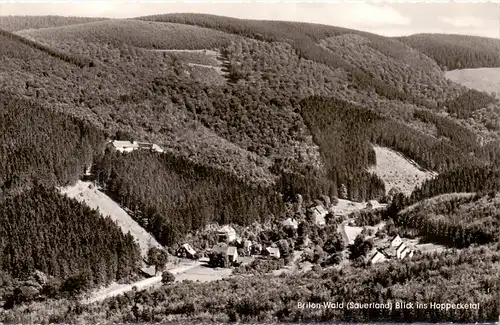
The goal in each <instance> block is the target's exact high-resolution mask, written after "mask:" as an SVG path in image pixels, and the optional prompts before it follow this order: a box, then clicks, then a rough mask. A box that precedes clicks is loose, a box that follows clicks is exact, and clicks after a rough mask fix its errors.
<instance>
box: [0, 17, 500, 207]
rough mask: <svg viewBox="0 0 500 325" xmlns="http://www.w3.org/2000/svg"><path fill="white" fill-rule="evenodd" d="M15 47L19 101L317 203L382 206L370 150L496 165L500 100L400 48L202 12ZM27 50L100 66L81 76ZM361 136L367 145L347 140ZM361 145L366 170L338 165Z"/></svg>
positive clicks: (379, 39)
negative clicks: (342, 193) (341, 192)
mask: <svg viewBox="0 0 500 325" xmlns="http://www.w3.org/2000/svg"><path fill="white" fill-rule="evenodd" d="M18 35H19V36H21V38H22V39H17V40H16V39H12V40H11V41H10V43H9V47H8V48H11V50H9V51H7V52H6V54H5V55H4V56H2V57H1V59H2V60H3V62H4V63H5V64H4V65H3V67H2V69H3V72H4V73H6V74H8V75H10V76H11V78H9V79H4V80H0V82H2V85H3V86H4V87H5V88H6V89H9V91H10V92H11V93H13V94H17V95H18V96H21V97H23V98H24V99H26V98H31V99H33V100H35V101H36V102H37V103H38V104H39V105H43V107H51V108H53V109H54V110H55V111H57V112H59V113H62V114H63V115H64V114H66V115H67V114H69V115H71V116H72V117H74V118H76V119H78V120H84V121H88V123H90V125H93V126H94V127H95V128H96V129H97V130H101V131H102V132H103V134H105V135H107V136H110V137H115V136H116V135H117V134H118V133H119V134H121V137H122V138H125V139H140V140H145V141H152V142H155V143H158V144H159V145H161V146H162V147H164V148H165V150H167V151H168V152H170V153H171V154H174V155H175V156H179V157H182V158H183V159H188V160H189V161H191V162H193V163H194V164H195V165H196V166H207V167H210V168H215V169H218V170H223V171H224V172H229V173H231V174H233V175H235V176H236V177H237V178H239V179H241V180H244V181H245V182H246V183H247V184H253V183H257V184H260V185H262V186H265V187H268V186H273V184H278V183H279V184H278V188H280V189H281V190H286V191H288V192H294V191H295V192H304V191H305V192H307V193H303V194H311V196H315V195H316V194H318V193H320V192H323V193H326V192H328V193H329V194H332V195H335V194H336V191H337V188H339V187H340V186H342V185H346V186H347V188H348V193H347V195H348V198H351V199H355V200H364V199H367V198H376V197H377V196H378V195H379V194H380V193H382V192H383V186H382V184H380V180H377V179H376V177H372V176H368V175H367V174H366V172H365V170H366V169H367V168H368V167H369V166H370V165H372V164H373V163H374V162H375V161H374V157H373V150H372V149H370V145H371V144H372V143H374V144H379V145H383V146H387V147H390V148H392V149H394V150H397V151H399V152H401V153H403V154H404V155H406V156H407V157H408V158H411V159H413V160H415V161H417V162H419V163H420V164H422V165H423V166H424V167H426V168H428V169H431V170H434V171H437V172H440V173H441V172H446V171H449V170H453V169H455V168H458V167H464V166H466V167H471V166H483V165H486V166H488V165H490V164H494V163H495V162H497V161H498V157H499V149H498V148H499V146H498V145H497V142H498V141H499V139H498V132H497V131H498V130H499V129H500V123H499V121H500V114H499V112H500V106H499V104H498V102H497V101H496V100H495V99H493V98H491V97H489V96H488V95H486V94H484V93H481V92H477V91H471V90H467V89H465V88H463V87H461V86H459V85H456V84H453V83H452V82H450V81H448V80H446V79H445V78H444V77H443V74H442V71H441V69H440V67H439V65H438V64H437V63H436V62H435V61H433V60H432V59H430V58H429V57H428V56H426V55H424V54H422V53H421V52H419V51H417V50H415V49H414V48H412V47H410V46H408V45H406V44H404V43H402V42H400V41H398V40H396V39H391V38H387V37H383V36H379V35H375V34H371V33H366V32H359V31H355V30H350V29H345V28H338V27H333V26H326V25H317V24H305V23H293V22H275V21H256V20H255V21H253V20H239V19H234V18H227V17H220V16H212V15H198V14H172V15H158V16H150V17H142V18H138V19H127V20H104V21H91V22H87V23H81V24H76V25H75V24H73V25H68V26H60V27H51V28H42V29H38V30H35V29H32V30H24V31H21V32H19V33H18ZM24 39H29V40H31V41H32V42H35V43H36V44H40V46H43V48H49V49H52V50H53V51H60V52H61V53H64V54H65V55H67V56H68V57H69V58H81V57H83V58H85V57H91V58H92V63H93V64H92V66H90V65H88V66H78V65H77V66H75V65H74V64H72V63H73V62H72V61H71V60H60V59H59V58H58V57H55V56H50V55H49V56H48V55H47V52H46V51H43V50H41V49H40V48H37V47H34V46H30V48H27V47H26V46H27V45H28V44H27V43H26V41H24ZM21 49H22V50H21ZM58 53H59V52H58ZM12 56H15V57H16V58H17V59H16V60H8V57H12ZM41 85H43V86H41ZM331 112H341V113H342V114H331ZM337 116H339V118H337ZM369 117H373V118H374V119H373V120H367V118H369ZM365 124H367V125H369V126H370V129H369V131H368V132H365V133H363V132H359V133H358V131H357V130H358V128H359V126H360V125H365ZM334 131H335V132H334ZM117 132H118V133H117ZM352 132H355V133H357V134H358V135H357V136H358V140H356V141H359V143H355V144H353V143H351V142H352V141H351V140H347V139H348V135H349V134H351V133H352ZM123 134H125V135H126V136H125V137H123ZM350 141H351V142H350ZM353 145H355V148H357V149H356V150H355V151H356V152H357V153H359V154H361V155H362V159H358V158H360V157H356V155H351V156H348V155H347V156H346V155H344V157H345V158H342V159H340V158H339V156H336V155H337V154H333V153H335V152H336V153H340V152H345V151H346V150H348V149H349V148H351V147H352V146H353ZM82 164H83V163H80V165H82ZM333 166H335V168H333ZM150 177H152V176H150ZM305 179H307V181H306V182H305V183H307V185H306V184H305V183H304V180H305ZM145 183H147V182H145ZM312 184H315V185H312ZM292 194H293V193H292ZM307 196H309V195H307ZM290 197H293V195H290ZM158 199H159V198H158Z"/></svg>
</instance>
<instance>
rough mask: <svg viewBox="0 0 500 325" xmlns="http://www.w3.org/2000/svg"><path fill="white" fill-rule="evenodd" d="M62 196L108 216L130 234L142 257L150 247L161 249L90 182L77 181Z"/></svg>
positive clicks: (116, 204)
mask: <svg viewBox="0 0 500 325" xmlns="http://www.w3.org/2000/svg"><path fill="white" fill-rule="evenodd" d="M60 191H61V193H62V194H65V195H67V196H68V197H70V198H74V199H76V200H77V201H79V202H82V203H85V204H86V205H88V206H89V207H91V208H93V209H98V210H99V212H100V213H101V214H102V215H103V216H110V217H111V219H112V220H114V221H115V222H116V223H117V224H118V226H119V227H120V228H121V229H122V231H123V232H124V233H127V232H129V231H130V234H131V235H132V236H133V237H134V238H135V239H136V241H137V243H138V244H139V247H140V250H141V254H142V256H143V257H145V256H146V255H147V251H148V249H149V247H150V246H152V247H162V246H161V245H160V244H159V243H158V242H157V241H156V239H155V238H154V237H153V236H152V235H151V234H149V233H148V232H147V231H146V230H145V229H144V228H142V227H141V226H140V225H139V224H138V223H137V222H136V221H135V220H134V219H132V217H131V216H130V215H129V214H128V213H127V212H125V210H123V209H122V208H121V207H120V206H119V205H118V203H116V202H114V201H113V200H112V199H111V198H110V197H109V196H107V195H106V194H104V193H103V192H101V191H99V189H97V188H96V187H95V186H93V184H92V183H91V182H82V181H78V182H77V183H76V184H75V185H73V186H68V187H65V188H61V189H60Z"/></svg>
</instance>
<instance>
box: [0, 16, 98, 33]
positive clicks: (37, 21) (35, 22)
mask: <svg viewBox="0 0 500 325" xmlns="http://www.w3.org/2000/svg"><path fill="white" fill-rule="evenodd" d="M105 19H107V18H97V17H62V16H0V29H3V30H7V31H10V32H15V31H20V30H24V29H38V28H48V27H58V26H67V25H76V24H83V23H88V22H92V21H99V20H105Z"/></svg>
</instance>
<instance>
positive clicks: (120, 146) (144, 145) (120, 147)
mask: <svg viewBox="0 0 500 325" xmlns="http://www.w3.org/2000/svg"><path fill="white" fill-rule="evenodd" d="M108 146H109V147H111V148H113V149H115V150H116V151H119V152H132V151H134V150H139V149H140V150H150V151H155V152H160V153H161V152H163V149H162V148H160V146H158V145H157V144H154V143H148V142H137V141H132V142H131V141H109V142H108Z"/></svg>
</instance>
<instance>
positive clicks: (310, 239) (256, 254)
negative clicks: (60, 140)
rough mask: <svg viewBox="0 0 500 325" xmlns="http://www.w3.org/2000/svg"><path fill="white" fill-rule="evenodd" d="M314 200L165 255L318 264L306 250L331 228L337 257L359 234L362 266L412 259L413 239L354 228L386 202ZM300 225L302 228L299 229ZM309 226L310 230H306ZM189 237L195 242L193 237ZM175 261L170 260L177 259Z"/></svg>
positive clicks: (125, 145) (123, 144) (133, 146)
mask: <svg viewBox="0 0 500 325" xmlns="http://www.w3.org/2000/svg"><path fill="white" fill-rule="evenodd" d="M107 147H109V148H112V149H114V150H116V151H119V152H122V153H130V152H132V151H135V150H149V151H153V152H159V153H162V152H163V149H162V148H161V147H160V146H158V145H157V144H153V143H146V142H137V141H117V140H109V141H108V143H107ZM316 203H317V204H315V205H313V206H309V207H307V208H306V209H304V208H303V207H302V198H301V197H300V195H299V198H298V204H297V206H296V207H295V208H294V210H295V214H294V215H292V216H289V217H287V218H285V219H284V220H281V221H279V222H277V223H275V224H272V225H267V229H263V228H262V227H260V228H261V229H259V230H260V231H259V230H257V233H255V232H254V233H252V234H251V236H248V228H249V227H246V229H242V232H243V233H244V235H243V236H242V235H241V234H238V233H237V231H236V230H235V228H234V227H233V226H232V225H222V226H220V227H219V228H216V229H214V228H212V229H210V231H211V232H212V233H214V234H216V235H215V238H216V241H214V240H212V242H213V243H212V246H211V247H207V244H206V243H205V244H204V247H197V245H196V244H195V243H194V242H185V243H183V244H182V245H180V246H179V247H178V248H176V249H175V250H172V249H170V250H169V253H170V254H171V255H172V256H175V257H176V258H178V259H180V260H184V261H187V260H191V261H199V262H201V263H205V264H206V266H208V267H211V268H214V269H217V268H237V267H240V266H242V265H243V266H244V265H252V263H253V264H257V263H256V262H255V260H256V259H257V260H280V259H281V260H284V259H285V257H288V256H289V255H290V254H291V252H293V254H291V255H294V256H295V257H294V262H296V263H300V262H307V261H308V260H311V261H315V262H318V258H313V259H311V258H308V256H310V255H311V252H310V251H312V255H314V254H320V255H321V252H319V253H318V251H320V249H319V248H321V249H322V248H323V247H322V246H324V245H322V244H324V242H325V241H328V240H330V238H328V237H329V236H331V235H332V229H334V231H335V232H337V233H338V234H340V237H341V238H342V241H343V243H342V245H340V247H341V248H342V254H341V256H342V258H343V259H345V260H349V258H350V256H349V255H350V254H349V248H350V247H352V246H353V245H355V243H356V238H357V237H360V238H359V239H358V241H361V237H362V240H364V241H366V240H371V242H372V244H371V245H370V248H369V251H368V252H365V255H364V256H363V257H364V259H363V262H364V263H365V264H375V263H381V262H384V261H388V260H393V259H405V258H412V257H413V256H414V254H415V253H420V251H419V249H418V240H415V239H408V240H404V239H403V238H401V237H400V236H399V234H392V236H389V235H388V234H387V229H385V228H387V227H386V225H385V223H383V222H382V223H380V224H379V225H377V226H376V227H358V226H356V217H355V212H357V211H363V210H365V211H366V210H372V209H381V208H384V207H385V206H386V205H385V204H380V203H379V202H377V201H374V200H372V201H368V202H363V203H360V202H351V201H349V200H345V199H338V198H328V197H326V198H323V200H322V201H318V200H317V202H316ZM332 226H333V228H332ZM299 228H300V229H299ZM306 228H307V230H306V231H304V229H306ZM311 228H312V229H313V230H314V231H312V232H311ZM326 229H328V230H326ZM318 230H319V232H320V233H323V234H322V235H319V237H321V238H315V237H318ZM305 232H306V233H305ZM307 232H308V233H307ZM325 233H326V235H325ZM263 234H267V235H268V236H267V237H274V241H273V240H272V239H267V238H264V240H262V239H263V238H262V237H266V236H265V235H263ZM269 234H271V236H269ZM248 237H252V238H248ZM193 239H194V240H193V241H196V239H195V238H193ZM285 242H286V244H285ZM422 246H424V245H422ZM422 251H425V249H423V250H422ZM330 252H331V250H330ZM322 253H323V255H328V253H329V252H325V251H324V250H323V252H322ZM336 253H337V254H338V253H340V252H336ZM326 259H327V258H326ZM319 260H321V259H319ZM178 261H179V260H177V262H176V263H179V262H178ZM337 261H338V258H337ZM358 261H359V259H358ZM286 262H287V263H285V264H289V262H290V261H289V260H288V258H287V261H286ZM318 264H319V263H318ZM323 264H325V263H323ZM326 264H328V263H326ZM144 270H149V271H147V272H143V273H144V274H145V275H149V276H154V275H156V272H152V271H151V268H144Z"/></svg>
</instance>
